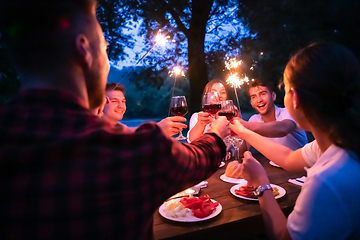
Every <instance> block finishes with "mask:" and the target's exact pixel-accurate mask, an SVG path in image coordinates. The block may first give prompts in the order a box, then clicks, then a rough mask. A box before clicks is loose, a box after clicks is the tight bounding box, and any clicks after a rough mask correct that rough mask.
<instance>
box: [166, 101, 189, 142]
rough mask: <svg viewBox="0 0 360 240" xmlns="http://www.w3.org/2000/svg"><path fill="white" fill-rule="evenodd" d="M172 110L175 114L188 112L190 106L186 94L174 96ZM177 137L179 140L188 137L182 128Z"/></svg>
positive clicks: (179, 114)
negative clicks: (184, 134)
mask: <svg viewBox="0 0 360 240" xmlns="http://www.w3.org/2000/svg"><path fill="white" fill-rule="evenodd" d="M170 112H171V113H172V114H173V115H175V116H184V115H185V114H186V113H187V112H188V106H187V102H186V98H185V96H174V97H172V99H171V103H170ZM175 139H177V140H185V139H186V137H184V136H183V134H182V129H181V130H180V133H179V136H178V137H177V138H175Z"/></svg>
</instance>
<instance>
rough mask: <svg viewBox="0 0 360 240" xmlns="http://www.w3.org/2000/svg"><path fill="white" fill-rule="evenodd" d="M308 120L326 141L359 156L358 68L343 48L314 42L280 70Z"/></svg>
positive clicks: (356, 61)
mask: <svg viewBox="0 0 360 240" xmlns="http://www.w3.org/2000/svg"><path fill="white" fill-rule="evenodd" d="M284 79H286V80H287V81H288V82H289V83H290V85H291V86H292V87H294V89H295V90H296V92H297V93H298V96H299V102H300V107H301V109H302V111H303V112H304V114H305V116H306V118H307V119H308V121H309V122H310V123H311V124H312V125H313V126H316V127H317V128H319V129H320V130H322V131H324V132H328V133H329V138H330V140H331V141H332V142H333V143H334V144H335V145H336V146H339V147H341V148H344V149H348V150H352V151H354V152H355V153H356V154H357V156H358V157H359V156H360V65H359V61H358V59H357V58H356V57H355V56H354V54H353V53H351V52H350V51H349V50H348V49H346V48H345V47H343V46H341V45H338V44H335V43H315V44H312V45H310V46H308V47H306V48H304V49H302V50H300V51H299V52H298V53H297V54H296V55H295V56H293V57H292V58H291V60H290V61H289V63H288V64H287V66H286V69H285V71H284Z"/></svg>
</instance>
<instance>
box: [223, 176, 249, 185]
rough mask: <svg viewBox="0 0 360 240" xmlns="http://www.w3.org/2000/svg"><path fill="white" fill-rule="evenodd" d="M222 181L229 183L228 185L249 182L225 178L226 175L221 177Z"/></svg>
mask: <svg viewBox="0 0 360 240" xmlns="http://www.w3.org/2000/svg"><path fill="white" fill-rule="evenodd" d="M220 179H221V180H223V181H224V182H228V183H243V182H245V184H247V181H246V180H245V179H243V178H231V177H227V176H225V174H223V175H221V176H220Z"/></svg>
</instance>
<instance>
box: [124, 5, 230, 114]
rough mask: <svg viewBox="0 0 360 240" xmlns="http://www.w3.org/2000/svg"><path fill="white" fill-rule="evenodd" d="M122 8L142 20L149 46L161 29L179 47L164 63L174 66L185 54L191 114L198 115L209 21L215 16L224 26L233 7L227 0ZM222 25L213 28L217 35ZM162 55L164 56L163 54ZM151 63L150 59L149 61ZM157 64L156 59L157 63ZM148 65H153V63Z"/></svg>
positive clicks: (205, 74) (203, 83)
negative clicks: (185, 43) (223, 17)
mask: <svg viewBox="0 0 360 240" xmlns="http://www.w3.org/2000/svg"><path fill="white" fill-rule="evenodd" d="M121 2H122V4H123V6H127V8H128V12H131V10H130V9H132V11H133V12H132V13H134V14H135V15H138V16H139V17H141V18H143V20H144V21H143V26H142V33H143V34H146V39H147V41H148V43H149V46H151V45H152V43H151V39H153V38H154V35H155V34H156V33H157V32H158V31H159V30H160V29H161V30H162V31H163V32H164V33H167V34H169V35H170V36H172V38H173V39H174V40H176V42H177V43H178V46H177V47H176V50H175V52H173V53H172V54H171V53H169V54H166V56H169V57H168V58H167V59H166V60H165V61H164V62H165V65H167V66H169V62H172V64H176V62H177V57H178V56H180V55H181V54H183V53H187V59H188V71H187V76H188V78H189V81H190V89H191V92H190V99H189V103H191V104H189V106H190V112H193V111H198V110H199V109H200V105H201V93H202V91H203V88H204V86H205V84H206V83H207V82H208V68H207V65H206V61H205V35H206V34H207V33H208V30H209V29H208V27H209V20H210V19H211V18H212V17H213V16H215V17H216V18H217V19H221V21H219V22H222V23H226V22H228V21H229V19H227V18H225V19H222V16H223V14H224V13H225V12H226V11H227V9H228V8H229V7H231V6H233V5H234V3H233V2H234V1H230V0H192V1H189V0H177V1H170V0H169V1H166V0H142V1H140V0H137V1H134V0H124V1H121ZM220 26H221V24H219V25H218V26H215V28H214V29H212V31H216V30H217V29H218V28H219V27H220ZM184 41H187V44H188V48H187V51H184V50H183V49H181V45H180V43H182V42H184ZM164 55H165V54H164ZM152 60H153V59H150V61H152ZM156 61H158V59H157V60H156ZM151 63H153V64H156V62H154V61H152V62H151Z"/></svg>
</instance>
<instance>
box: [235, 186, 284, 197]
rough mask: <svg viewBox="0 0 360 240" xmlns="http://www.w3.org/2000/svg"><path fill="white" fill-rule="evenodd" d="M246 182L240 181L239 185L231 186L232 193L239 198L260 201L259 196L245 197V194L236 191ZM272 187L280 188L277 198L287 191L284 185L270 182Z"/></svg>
mask: <svg viewBox="0 0 360 240" xmlns="http://www.w3.org/2000/svg"><path fill="white" fill-rule="evenodd" d="M245 185H246V184H243V183H240V184H237V185H234V186H232V187H231V188H230V192H231V194H232V195H234V196H235V197H238V198H242V199H246V200H251V201H259V200H258V199H257V198H248V197H244V196H241V195H237V194H236V193H235V189H239V187H242V186H245ZM270 185H271V187H276V188H277V189H278V190H279V195H277V196H276V197H275V199H278V198H281V197H283V196H285V194H286V191H285V189H283V188H282V187H280V186H278V185H275V184H270Z"/></svg>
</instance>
